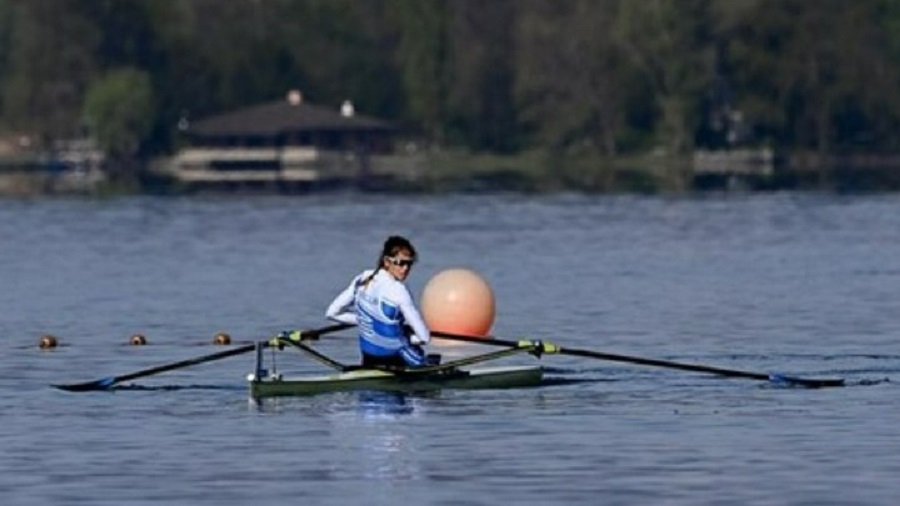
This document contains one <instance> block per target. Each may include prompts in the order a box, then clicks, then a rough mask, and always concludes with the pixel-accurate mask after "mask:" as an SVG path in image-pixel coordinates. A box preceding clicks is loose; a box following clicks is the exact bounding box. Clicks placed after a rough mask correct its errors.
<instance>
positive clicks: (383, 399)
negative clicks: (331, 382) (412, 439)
mask: <svg viewBox="0 0 900 506" xmlns="http://www.w3.org/2000/svg"><path fill="white" fill-rule="evenodd" d="M357 400H358V403H357V410H358V412H359V413H360V414H362V415H372V416H378V415H409V414H412V413H413V411H414V403H413V402H412V400H411V399H409V398H408V394H406V393H403V392H378V391H361V392H358V394H357Z"/></svg>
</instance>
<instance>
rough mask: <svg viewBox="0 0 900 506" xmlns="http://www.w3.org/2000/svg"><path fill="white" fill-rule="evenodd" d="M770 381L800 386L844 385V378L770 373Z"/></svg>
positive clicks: (826, 386) (825, 386)
mask: <svg viewBox="0 0 900 506" xmlns="http://www.w3.org/2000/svg"><path fill="white" fill-rule="evenodd" d="M769 381H771V382H772V383H775V384H779V385H785V386H799V387H805V388H828V387H842V386H844V379H843V378H824V379H820V378H798V377H796V376H788V375H786V374H770V375H769Z"/></svg>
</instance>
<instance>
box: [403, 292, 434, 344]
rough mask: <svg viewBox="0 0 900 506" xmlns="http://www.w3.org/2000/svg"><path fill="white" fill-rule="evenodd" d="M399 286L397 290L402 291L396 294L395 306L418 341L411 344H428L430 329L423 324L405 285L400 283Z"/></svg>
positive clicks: (423, 321)
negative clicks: (400, 288) (398, 308)
mask: <svg viewBox="0 0 900 506" xmlns="http://www.w3.org/2000/svg"><path fill="white" fill-rule="evenodd" d="M401 287H402V290H398V291H402V293H400V294H398V295H399V296H398V297H397V306H398V307H400V311H401V312H402V313H403V319H404V320H406V324H407V325H409V326H410V327H412V330H413V335H414V336H415V338H416V339H417V340H418V341H419V342H418V343H413V344H428V341H430V340H431V331H429V330H428V325H425V320H424V319H423V318H422V314H421V313H419V310H418V309H417V308H416V304H415V302H413V299H412V295H410V293H409V290H408V289H407V288H406V286H403V285H401Z"/></svg>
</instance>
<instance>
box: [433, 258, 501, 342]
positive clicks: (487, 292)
mask: <svg viewBox="0 0 900 506" xmlns="http://www.w3.org/2000/svg"><path fill="white" fill-rule="evenodd" d="M421 306H422V317H423V318H425V323H426V324H428V328H430V329H431V330H433V331H440V332H448V333H452V334H465V335H473V336H479V337H483V336H486V335H488V333H489V332H490V330H491V325H493V324H494V292H493V290H491V287H490V285H488V283H487V281H485V280H484V278H482V277H481V276H480V275H478V274H477V273H476V272H474V271H472V270H469V269H462V268H457V269H448V270H445V271H441V272H439V273H437V274H436V275H435V276H434V277H432V278H431V279H430V280H428V283H427V284H426V285H425V288H424V289H423V291H422V304H421Z"/></svg>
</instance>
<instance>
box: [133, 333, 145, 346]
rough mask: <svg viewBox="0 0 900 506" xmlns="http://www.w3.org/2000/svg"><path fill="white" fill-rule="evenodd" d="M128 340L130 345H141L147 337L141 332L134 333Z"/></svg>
mask: <svg viewBox="0 0 900 506" xmlns="http://www.w3.org/2000/svg"><path fill="white" fill-rule="evenodd" d="M129 342H130V343H131V345H132V346H143V345H145V344H147V338H146V337H144V336H143V335H141V334H135V335H133V336H131V340H130V341H129Z"/></svg>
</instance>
